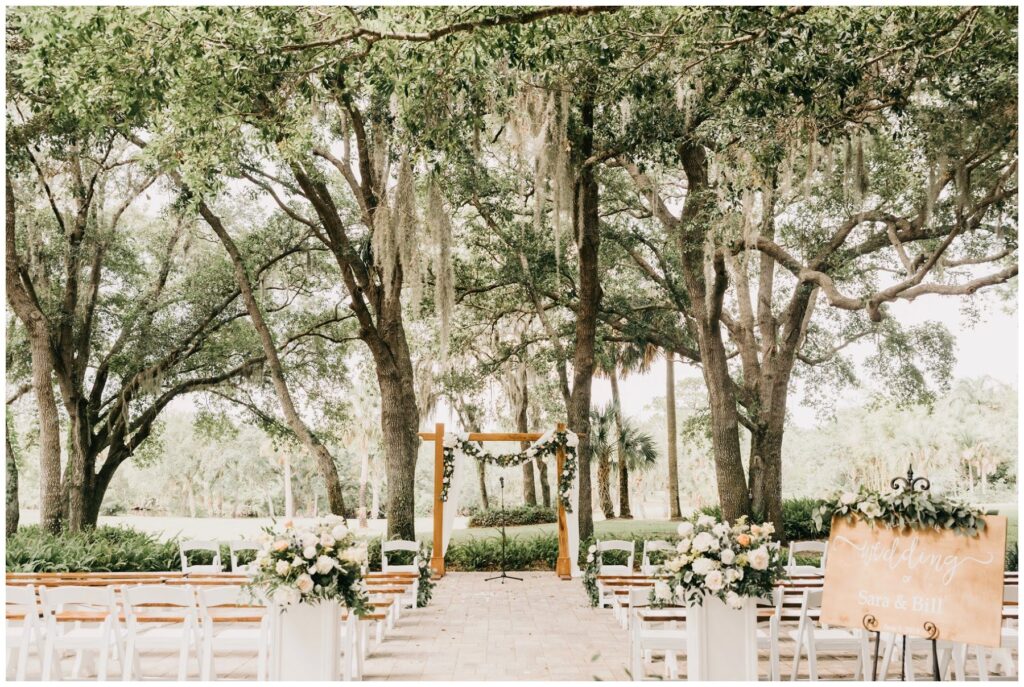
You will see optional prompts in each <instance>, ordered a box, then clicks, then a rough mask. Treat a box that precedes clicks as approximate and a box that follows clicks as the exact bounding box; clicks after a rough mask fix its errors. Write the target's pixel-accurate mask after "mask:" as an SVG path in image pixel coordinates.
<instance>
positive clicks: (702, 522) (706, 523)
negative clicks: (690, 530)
mask: <svg viewBox="0 0 1024 687" xmlns="http://www.w3.org/2000/svg"><path fill="white" fill-rule="evenodd" d="M714 524H715V519H714V518H713V517H711V516H710V515H702V516H700V517H699V518H697V527H711V526H712V525H714Z"/></svg>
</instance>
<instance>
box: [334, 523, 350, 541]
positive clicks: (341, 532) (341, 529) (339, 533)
mask: <svg viewBox="0 0 1024 687" xmlns="http://www.w3.org/2000/svg"><path fill="white" fill-rule="evenodd" d="M331 536H332V537H334V538H335V539H336V540H338V539H344V538H345V537H347V536H348V528H347V527H345V524H344V523H342V524H340V525H335V527H334V529H332V530H331Z"/></svg>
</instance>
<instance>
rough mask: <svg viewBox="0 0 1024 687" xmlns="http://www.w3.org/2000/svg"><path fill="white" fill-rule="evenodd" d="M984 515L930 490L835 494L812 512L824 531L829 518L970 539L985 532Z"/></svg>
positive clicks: (867, 490) (819, 526) (864, 488)
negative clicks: (935, 531) (955, 535)
mask: <svg viewBox="0 0 1024 687" xmlns="http://www.w3.org/2000/svg"><path fill="white" fill-rule="evenodd" d="M984 514H985V512H984V511H983V510H982V509H980V508H976V507H974V506H971V505H968V504H966V503H962V502H959V501H954V500H952V499H947V498H945V497H943V496H941V495H939V494H935V493H933V492H932V491H930V490H910V489H903V490H897V491H892V492H888V493H883V492H879V491H875V490H872V489H868V488H867V487H864V486H861V487H860V488H858V489H857V490H856V491H842V492H837V493H836V494H834V495H833V496H832V497H831V498H828V499H825V500H824V501H823V502H822V503H821V505H820V506H818V508H817V510H815V512H814V516H813V517H814V525H815V527H817V528H818V529H819V530H822V529H824V527H825V525H826V524H827V523H830V522H831V521H832V517H833V516H839V517H842V518H847V519H850V520H864V521H865V522H867V523H869V524H870V525H872V526H875V525H878V524H881V525H885V526H887V527H891V528H894V529H904V528H907V527H909V528H912V529H922V530H923V529H933V530H953V531H954V532H956V533H957V534H962V535H965V536H968V537H973V536H975V535H976V534H978V533H979V532H981V531H982V530H984V529H985V520H984V518H983V517H982V516H984Z"/></svg>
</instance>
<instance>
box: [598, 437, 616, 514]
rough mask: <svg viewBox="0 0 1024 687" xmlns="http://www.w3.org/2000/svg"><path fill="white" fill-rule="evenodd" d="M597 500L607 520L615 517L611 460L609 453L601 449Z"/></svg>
mask: <svg viewBox="0 0 1024 687" xmlns="http://www.w3.org/2000/svg"><path fill="white" fill-rule="evenodd" d="M596 457H597V500H598V502H599V503H600V504H601V512H602V513H603V514H604V518H605V520H612V519H613V518H614V517H615V506H614V505H612V493H611V492H612V489H611V474H612V466H611V461H610V460H608V454H607V453H605V452H604V451H601V452H600V453H598V454H597V456H596Z"/></svg>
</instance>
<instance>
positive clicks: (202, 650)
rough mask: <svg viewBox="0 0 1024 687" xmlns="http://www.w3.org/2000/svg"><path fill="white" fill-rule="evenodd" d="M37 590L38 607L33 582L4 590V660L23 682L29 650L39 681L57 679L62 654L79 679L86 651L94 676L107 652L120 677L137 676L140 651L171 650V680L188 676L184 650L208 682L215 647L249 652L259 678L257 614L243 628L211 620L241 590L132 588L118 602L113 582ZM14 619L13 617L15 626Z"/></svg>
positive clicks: (262, 633)
mask: <svg viewBox="0 0 1024 687" xmlns="http://www.w3.org/2000/svg"><path fill="white" fill-rule="evenodd" d="M38 592H39V602H40V603H39V604H37V601H36V588H35V587H33V586H31V585H29V586H8V587H7V615H8V622H7V647H8V665H9V666H10V665H12V664H13V663H14V659H15V658H16V659H17V663H16V665H17V669H16V677H17V679H24V676H25V673H26V670H27V664H28V658H29V650H30V649H31V648H33V647H34V648H36V650H37V654H38V656H39V661H40V668H41V670H40V672H41V677H42V679H43V680H49V679H50V678H51V677H56V678H60V677H62V675H61V667H60V657H61V655H62V654H63V653H64V652H66V651H74V652H75V660H74V664H73V668H72V676H73V677H78V676H79V674H80V672H81V668H82V665H83V662H84V660H85V658H86V652H91V653H95V654H96V667H97V677H98V678H99V679H100V680H105V679H106V677H107V672H108V663H109V660H110V658H111V657H113V658H114V659H115V660H117V661H118V662H119V663H120V664H121V667H122V671H121V672H122V677H123V678H124V679H125V680H129V679H132V678H133V677H137V678H141V677H142V673H141V662H140V661H139V654H140V653H141V652H143V651H148V650H164V651H166V650H174V649H177V650H178V657H179V660H178V679H179V680H184V679H185V677H186V676H187V674H188V662H189V657H190V655H194V656H195V657H196V660H197V662H198V663H199V669H200V675H201V676H202V677H203V679H204V680H206V679H213V678H214V677H215V675H216V673H215V669H214V656H215V654H216V652H217V650H220V649H238V648H243V649H244V648H251V649H254V650H255V651H256V654H257V677H258V678H260V679H263V678H265V675H266V656H267V651H266V648H267V637H268V635H267V626H266V620H265V617H262V618H261V620H260V622H259V623H258V624H257V627H248V628H245V627H237V626H236V623H230V624H229V623H216V622H214V620H213V613H211V611H212V610H214V609H217V608H232V609H235V608H237V609H238V610H240V611H241V610H244V609H243V608H240V605H241V604H242V602H243V601H244V600H245V599H244V598H243V592H242V588H241V587H238V586H228V587H203V588H199V589H193V588H192V587H190V586H171V585H138V586H133V587H125V588H124V589H122V591H121V599H122V603H119V602H118V597H117V594H116V593H115V591H114V588H113V587H95V586H93V587H81V586H73V585H69V586H58V587H46V586H42V587H39V588H38ZM197 596H198V599H197ZM40 606H41V608H40ZM121 609H123V612H124V625H123V626H122V624H121V621H120V618H119V614H120V613H121ZM250 613H251V610H250ZM12 616H13V618H14V620H15V622H14V623H13V624H12ZM17 616H21V617H20V619H21V623H20V625H19V624H18V623H17V622H16V620H17V619H18V618H17ZM247 624H252V623H247ZM218 625H227V626H226V627H223V628H217V626H218ZM15 650H16V651H17V653H16V655H15ZM89 658H91V656H89ZM54 671H56V674H55V675H54Z"/></svg>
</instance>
